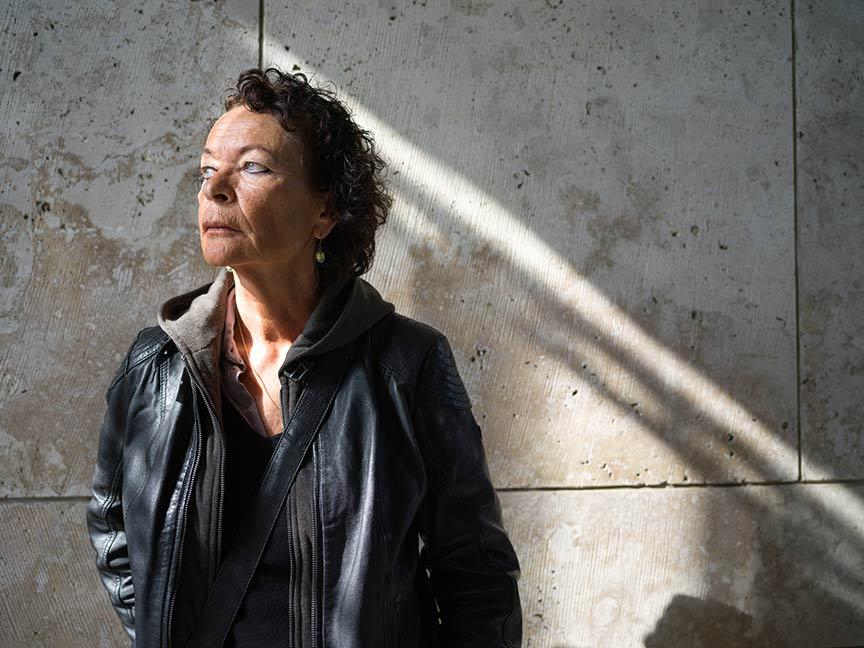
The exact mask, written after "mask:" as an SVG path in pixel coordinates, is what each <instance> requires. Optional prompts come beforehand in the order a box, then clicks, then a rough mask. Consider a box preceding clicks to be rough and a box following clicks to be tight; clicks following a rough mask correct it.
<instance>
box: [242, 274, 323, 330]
mask: <svg viewBox="0 0 864 648" xmlns="http://www.w3.org/2000/svg"><path fill="white" fill-rule="evenodd" d="M322 293H323V288H322V287H321V286H320V285H319V282H318V276H317V273H316V269H315V266H311V267H309V268H307V269H304V271H302V272H295V271H291V272H288V271H286V272H278V271H276V272H274V271H262V270H259V269H256V268H243V267H241V268H235V269H234V299H235V304H236V308H237V315H238V318H239V320H240V321H239V322H238V326H241V327H243V328H244V329H245V335H246V340H247V342H248V343H249V345H250V346H251V345H252V344H253V340H254V341H255V342H258V343H261V344H264V345H266V346H276V347H283V346H288V345H290V344H291V343H293V342H294V340H295V339H297V337H298V336H299V335H300V334H301V333H302V332H303V328H304V327H305V326H306V322H307V321H308V320H309V316H310V315H311V314H312V311H313V310H315V307H316V306H317V305H318V302H319V301H320V299H321V295H322Z"/></svg>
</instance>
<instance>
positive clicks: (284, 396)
mask: <svg viewBox="0 0 864 648" xmlns="http://www.w3.org/2000/svg"><path fill="white" fill-rule="evenodd" d="M279 382H280V384H281V385H282V388H281V390H280V391H279V397H280V398H279V402H280V404H281V405H282V412H281V414H282V433H283V434H284V433H285V428H286V427H287V424H288V394H289V392H288V381H287V380H286V379H285V374H279ZM289 500H290V494H289V496H288V497H287V498H285V518H286V519H287V525H288V565H289V569H290V571H291V573H290V574H289V575H288V577H289V579H290V582H291V586H290V587H289V590H290V592H291V593H290V597H291V600H290V601H289V604H288V648H293V646H294V632H295V628H296V627H297V619H296V618H295V616H294V606H295V605H296V602H295V601H294V600H293V599H294V583H296V582H297V574H296V567H295V566H296V562H295V557H294V542H293V537H294V529H293V527H292V525H291V510H290V507H289V506H288V501H289Z"/></svg>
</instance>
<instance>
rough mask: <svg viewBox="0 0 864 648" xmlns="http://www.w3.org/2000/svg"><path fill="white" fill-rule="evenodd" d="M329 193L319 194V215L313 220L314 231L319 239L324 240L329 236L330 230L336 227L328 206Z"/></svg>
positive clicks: (330, 206)
mask: <svg viewBox="0 0 864 648" xmlns="http://www.w3.org/2000/svg"><path fill="white" fill-rule="evenodd" d="M330 198H331V192H329V191H328V192H326V193H324V194H321V200H320V202H319V204H320V205H321V213H320V214H319V215H318V218H316V219H315V230H316V231H317V232H318V236H319V237H320V238H322V239H323V238H326V237H327V235H328V234H330V230H332V229H333V227H335V225H336V220H335V219H334V218H333V208H332V205H331V204H330Z"/></svg>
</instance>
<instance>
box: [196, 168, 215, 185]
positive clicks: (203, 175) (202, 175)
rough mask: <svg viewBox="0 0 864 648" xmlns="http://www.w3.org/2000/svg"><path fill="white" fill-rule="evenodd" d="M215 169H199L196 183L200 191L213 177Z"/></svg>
mask: <svg viewBox="0 0 864 648" xmlns="http://www.w3.org/2000/svg"><path fill="white" fill-rule="evenodd" d="M212 171H213V167H209V166H202V167H201V168H200V169H198V175H196V176H195V183H196V185H197V186H198V191H201V187H202V186H203V185H204V181H205V180H206V179H207V178H209V177H210V176H211V175H212Z"/></svg>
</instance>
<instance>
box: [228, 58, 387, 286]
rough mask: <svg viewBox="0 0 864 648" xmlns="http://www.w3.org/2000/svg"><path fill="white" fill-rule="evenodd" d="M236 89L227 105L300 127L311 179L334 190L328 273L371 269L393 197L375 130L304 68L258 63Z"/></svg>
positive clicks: (313, 183) (289, 127)
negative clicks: (285, 68)
mask: <svg viewBox="0 0 864 648" xmlns="http://www.w3.org/2000/svg"><path fill="white" fill-rule="evenodd" d="M228 92H229V93H230V94H228V95H227V96H226V97H225V98H224V100H223V107H224V109H225V111H228V110H231V109H232V108H235V107H237V106H241V105H245V106H246V107H247V108H248V109H249V110H252V111H253V112H258V113H269V114H270V115H272V116H273V117H274V118H275V119H276V120H277V121H278V122H279V124H280V125H281V126H282V128H284V129H285V130H286V131H288V132H289V133H296V134H297V135H299V138H300V141H301V143H302V148H303V166H304V168H305V170H306V177H307V180H308V181H309V183H310V186H311V187H313V188H314V189H316V190H318V191H321V192H324V191H331V192H332V194H331V198H330V203H329V205H330V208H331V210H332V212H331V213H332V216H333V219H334V220H335V221H336V224H335V225H334V226H333V229H332V230H330V233H329V234H328V235H327V237H326V239H324V240H323V241H321V246H322V248H323V249H324V256H325V260H324V263H322V264H320V265H319V266H318V267H319V268H320V270H321V272H322V274H323V275H325V276H328V277H332V276H334V275H335V276H337V277H345V276H349V275H353V276H359V275H362V274H364V273H365V272H367V271H368V270H369V268H371V267H372V259H373V257H374V256H375V231H376V230H377V229H378V228H379V227H380V226H381V225H383V224H384V223H385V222H386V221H387V215H388V213H389V211H390V206H391V205H392V202H393V199H392V197H391V196H390V194H389V191H388V189H387V186H386V184H385V182H384V178H383V171H384V169H385V167H386V164H385V162H384V160H382V159H381V157H380V156H379V155H378V154H377V153H376V150H375V142H374V140H373V138H372V134H371V133H370V132H369V131H366V130H363V129H362V128H360V127H359V126H358V125H357V124H356V123H355V122H354V120H353V119H352V118H351V115H350V113H349V112H348V109H347V108H346V107H345V105H344V104H343V103H342V102H341V101H339V100H338V99H337V98H336V94H335V92H334V91H332V90H329V89H327V88H324V87H322V86H320V85H319V86H318V87H312V85H310V83H309V81H308V79H307V78H306V75H305V74H303V73H302V72H296V73H290V74H286V73H284V72H282V71H280V70H279V69H278V68H275V67H268V68H267V69H266V70H262V69H261V68H251V69H248V70H246V71H244V72H242V73H241V74H240V77H239V78H238V79H237V85H236V87H235V88H233V89H230V90H229V91H228Z"/></svg>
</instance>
